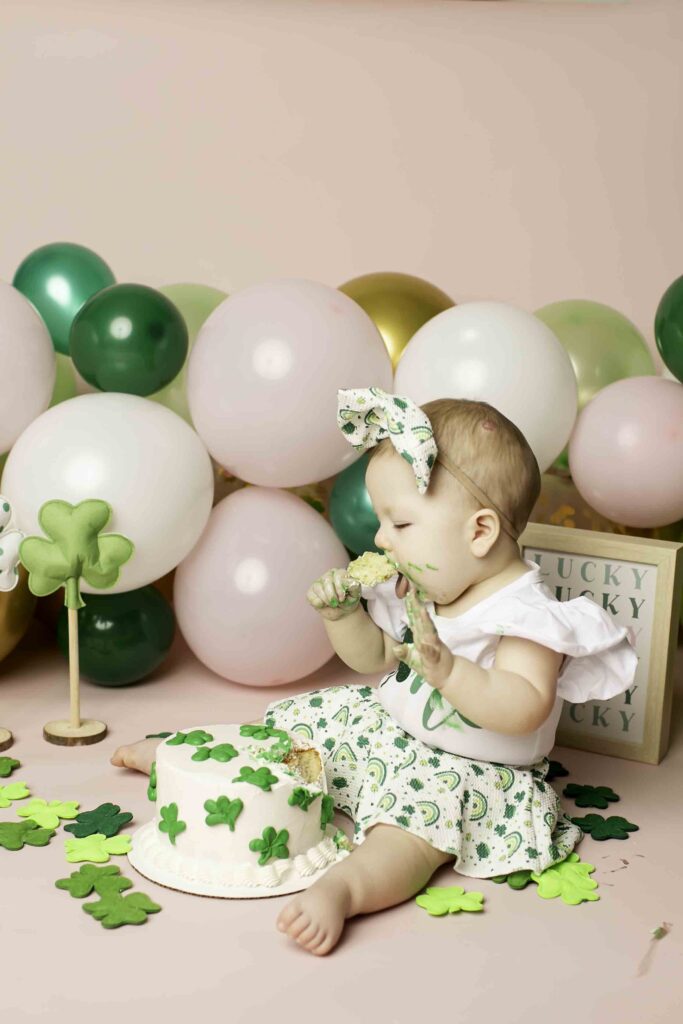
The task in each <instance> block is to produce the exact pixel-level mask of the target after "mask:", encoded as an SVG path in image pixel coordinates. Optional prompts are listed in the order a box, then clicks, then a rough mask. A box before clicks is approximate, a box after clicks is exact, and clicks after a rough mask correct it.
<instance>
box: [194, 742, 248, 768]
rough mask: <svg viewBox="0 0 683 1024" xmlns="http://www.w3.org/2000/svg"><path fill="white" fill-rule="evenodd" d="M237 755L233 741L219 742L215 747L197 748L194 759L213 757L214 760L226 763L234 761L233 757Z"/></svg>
mask: <svg viewBox="0 0 683 1024" xmlns="http://www.w3.org/2000/svg"><path fill="white" fill-rule="evenodd" d="M237 756H238V755H237V751H236V750H235V748H234V747H233V745H232V743H218V744H216V746H215V747H200V748H199V750H195V752H194V754H193V755H192V760H193V761H208V759H209V758H210V757H211V758H213V760H214V761H219V762H220V763H221V764H226V762H228V761H232V759H233V757H237Z"/></svg>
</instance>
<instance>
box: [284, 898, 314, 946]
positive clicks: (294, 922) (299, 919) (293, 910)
mask: <svg viewBox="0 0 683 1024" xmlns="http://www.w3.org/2000/svg"><path fill="white" fill-rule="evenodd" d="M309 920H310V918H309V917H308V915H307V914H304V912H303V908H302V907H301V905H300V903H299V901H298V900H290V901H289V903H288V904H287V906H286V907H285V908H284V910H283V911H282V912H281V913H280V915H279V916H278V919H277V926H278V928H279V929H280V931H281V932H287V934H288V935H291V936H292V938H293V939H295V938H296V937H297V935H299V934H300V932H301V930H302V928H305V927H306V925H307V924H308V923H309Z"/></svg>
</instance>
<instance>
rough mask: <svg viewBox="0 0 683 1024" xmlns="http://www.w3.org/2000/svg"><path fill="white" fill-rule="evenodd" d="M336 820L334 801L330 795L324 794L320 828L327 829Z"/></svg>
mask: <svg viewBox="0 0 683 1024" xmlns="http://www.w3.org/2000/svg"><path fill="white" fill-rule="evenodd" d="M333 818H334V800H333V799H332V797H331V796H330V795H329V794H328V793H324V794H323V798H322V800H321V802H320V827H321V828H322V829H325V828H326V826H327V825H329V823H330V822H331V821H332V819H333Z"/></svg>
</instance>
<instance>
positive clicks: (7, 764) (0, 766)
mask: <svg viewBox="0 0 683 1024" xmlns="http://www.w3.org/2000/svg"><path fill="white" fill-rule="evenodd" d="M20 766H21V761H15V759H14V758H13V757H0V779H6V778H7V777H8V776H10V775H11V774H12V772H13V771H15V769H17V768H19V767H20Z"/></svg>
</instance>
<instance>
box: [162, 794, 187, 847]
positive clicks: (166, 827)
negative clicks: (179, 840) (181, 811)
mask: <svg viewBox="0 0 683 1024" xmlns="http://www.w3.org/2000/svg"><path fill="white" fill-rule="evenodd" d="M159 813H160V815H161V821H160V822H159V831H160V832H166V833H167V834H168V838H169V839H170V840H171V842H172V843H173V845H174V846H175V841H176V836H179V835H180V833H181V832H184V831H185V829H186V828H187V825H186V824H185V822H184V821H180V820H179V819H178V805H177V804H168V806H167V807H162V808H161V809H160V811H159Z"/></svg>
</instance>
